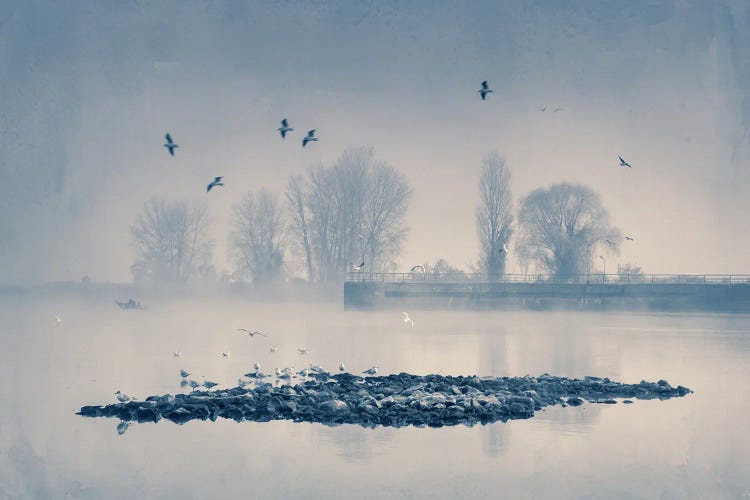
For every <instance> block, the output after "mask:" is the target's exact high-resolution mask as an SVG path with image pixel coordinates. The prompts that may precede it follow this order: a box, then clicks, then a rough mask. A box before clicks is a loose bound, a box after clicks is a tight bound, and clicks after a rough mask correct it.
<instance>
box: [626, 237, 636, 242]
mask: <svg viewBox="0 0 750 500" xmlns="http://www.w3.org/2000/svg"><path fill="white" fill-rule="evenodd" d="M625 239H626V240H628V241H635V238H631V237H630V236H625Z"/></svg>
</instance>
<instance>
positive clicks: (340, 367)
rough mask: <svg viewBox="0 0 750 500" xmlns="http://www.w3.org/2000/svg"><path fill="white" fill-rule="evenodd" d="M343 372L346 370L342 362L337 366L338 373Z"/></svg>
mask: <svg viewBox="0 0 750 500" xmlns="http://www.w3.org/2000/svg"><path fill="white" fill-rule="evenodd" d="M344 370H346V366H344V362H343V361H342V362H341V364H340V365H339V371H340V372H343V371H344Z"/></svg>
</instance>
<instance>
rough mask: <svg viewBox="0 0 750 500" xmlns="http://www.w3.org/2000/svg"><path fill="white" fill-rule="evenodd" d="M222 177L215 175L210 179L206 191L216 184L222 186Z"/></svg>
mask: <svg viewBox="0 0 750 500" xmlns="http://www.w3.org/2000/svg"><path fill="white" fill-rule="evenodd" d="M222 179H223V177H216V178H215V179H214V180H212V181H211V182H210V183H209V185H208V187H206V192H207V193H208V192H209V191H211V189H213V188H215V187H216V186H223V185H224V183H223V182H221V180H222Z"/></svg>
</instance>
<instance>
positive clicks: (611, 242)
mask: <svg viewBox="0 0 750 500" xmlns="http://www.w3.org/2000/svg"><path fill="white" fill-rule="evenodd" d="M604 241H605V243H607V245H609V246H611V247H613V246H615V242H614V241H610V240H604Z"/></svg>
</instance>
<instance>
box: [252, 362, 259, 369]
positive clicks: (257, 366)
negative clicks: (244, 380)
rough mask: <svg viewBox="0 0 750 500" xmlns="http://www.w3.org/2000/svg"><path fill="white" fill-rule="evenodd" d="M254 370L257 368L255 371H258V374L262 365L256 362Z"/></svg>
mask: <svg viewBox="0 0 750 500" xmlns="http://www.w3.org/2000/svg"><path fill="white" fill-rule="evenodd" d="M253 368H255V371H256V372H257V371H258V370H260V363H258V362H257V361H256V362H255V363H253Z"/></svg>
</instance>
